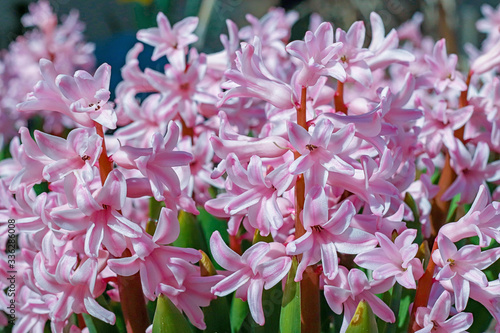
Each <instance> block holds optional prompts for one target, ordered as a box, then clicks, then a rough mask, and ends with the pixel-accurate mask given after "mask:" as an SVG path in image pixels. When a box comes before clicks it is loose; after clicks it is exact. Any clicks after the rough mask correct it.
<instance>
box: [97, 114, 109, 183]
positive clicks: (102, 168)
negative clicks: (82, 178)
mask: <svg viewBox="0 0 500 333" xmlns="http://www.w3.org/2000/svg"><path fill="white" fill-rule="evenodd" d="M94 123H95V129H96V132H97V134H98V135H99V136H100V137H101V138H102V152H101V155H100V156H99V174H100V175H101V182H102V184H103V185H104V182H105V181H106V178H108V175H109V173H110V172H111V170H113V166H112V165H111V161H110V160H109V158H108V153H107V151H106V142H105V140H104V131H103V129H102V125H101V124H99V123H96V122H94Z"/></svg>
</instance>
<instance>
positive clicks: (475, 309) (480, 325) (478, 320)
mask: <svg viewBox="0 0 500 333" xmlns="http://www.w3.org/2000/svg"><path fill="white" fill-rule="evenodd" d="M464 311H465V312H470V313H472V315H473V316H474V321H473V322H472V326H471V327H470V328H469V329H468V330H467V331H468V332H472V333H474V332H478V333H479V332H486V329H487V328H488V326H489V325H490V323H491V321H492V320H493V317H492V316H491V314H490V313H489V312H488V311H487V310H486V309H485V308H484V306H483V305H482V304H481V303H479V302H476V301H475V300H473V299H469V301H468V302H467V307H466V308H465V310H464Z"/></svg>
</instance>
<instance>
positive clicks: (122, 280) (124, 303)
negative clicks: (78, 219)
mask: <svg viewBox="0 0 500 333" xmlns="http://www.w3.org/2000/svg"><path fill="white" fill-rule="evenodd" d="M95 128H96V132H97V134H99V136H100V137H101V138H102V152H101V155H100V156H99V173H100V175H101V182H102V184H104V182H105V181H106V178H107V177H108V175H109V173H110V172H111V170H113V165H112V164H111V161H110V160H109V158H108V153H107V151H106V143H105V141H104V131H103V128H102V125H101V124H99V123H95ZM131 255H132V254H131V253H130V250H129V249H125V251H124V252H123V254H122V258H125V257H130V256H131ZM117 281H118V291H119V293H120V304H121V307H122V312H123V318H124V320H125V326H126V328H127V332H128V333H143V332H145V331H146V329H147V328H148V326H149V316H148V312H147V309H146V303H145V300H144V294H143V292H142V283H141V276H140V273H139V272H137V273H136V274H134V275H131V276H121V275H118V276H117Z"/></svg>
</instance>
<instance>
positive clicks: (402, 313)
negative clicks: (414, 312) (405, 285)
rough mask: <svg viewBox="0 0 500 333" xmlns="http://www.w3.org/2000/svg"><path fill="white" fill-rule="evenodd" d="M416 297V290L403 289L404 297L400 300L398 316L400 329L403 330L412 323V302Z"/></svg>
mask: <svg viewBox="0 0 500 333" xmlns="http://www.w3.org/2000/svg"><path fill="white" fill-rule="evenodd" d="M414 298H415V290H413V289H412V290H410V289H403V291H402V297H401V300H400V302H399V315H398V316H397V323H398V329H399V331H401V330H402V329H404V328H406V327H408V325H409V323H410V313H409V312H410V310H409V309H410V304H411V302H413V300H414Z"/></svg>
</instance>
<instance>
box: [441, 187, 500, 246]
mask: <svg viewBox="0 0 500 333" xmlns="http://www.w3.org/2000/svg"><path fill="white" fill-rule="evenodd" d="M489 202H490V194H489V191H488V188H487V187H486V186H485V185H481V186H480V187H479V192H478V193H477V196H476V199H474V202H473V203H472V206H471V208H470V209H469V211H468V212H467V214H465V215H464V216H463V217H462V218H461V219H460V220H458V221H457V222H452V223H446V224H445V225H444V226H442V227H441V229H439V232H440V233H442V234H443V235H445V236H446V237H448V238H449V239H450V240H451V241H452V242H458V241H459V240H461V239H464V238H468V237H473V236H478V237H479V245H480V246H482V247H486V246H489V245H490V243H491V239H495V240H496V241H497V242H500V202H496V201H495V202H492V203H491V204H488V203H489Z"/></svg>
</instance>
